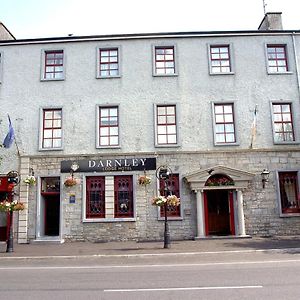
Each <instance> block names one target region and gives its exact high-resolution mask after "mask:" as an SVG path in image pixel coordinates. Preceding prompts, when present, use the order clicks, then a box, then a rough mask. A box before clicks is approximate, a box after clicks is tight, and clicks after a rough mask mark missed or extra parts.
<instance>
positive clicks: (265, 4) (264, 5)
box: [262, 0, 267, 15]
mask: <svg viewBox="0 0 300 300" xmlns="http://www.w3.org/2000/svg"><path fill="white" fill-rule="evenodd" d="M262 1H263V7H264V15H266V6H267V3H266V1H265V0H262Z"/></svg>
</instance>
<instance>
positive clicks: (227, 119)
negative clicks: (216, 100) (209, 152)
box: [214, 104, 236, 144]
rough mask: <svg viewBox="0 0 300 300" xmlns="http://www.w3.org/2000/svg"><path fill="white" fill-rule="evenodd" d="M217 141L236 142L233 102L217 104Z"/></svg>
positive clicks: (219, 142) (222, 142) (224, 142)
mask: <svg viewBox="0 0 300 300" xmlns="http://www.w3.org/2000/svg"><path fill="white" fill-rule="evenodd" d="M214 109H215V143H216V144H227V143H235V142H236V138H235V126H234V116H233V104H215V106H214Z"/></svg>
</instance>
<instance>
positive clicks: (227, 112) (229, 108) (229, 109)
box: [224, 105, 232, 114]
mask: <svg viewBox="0 0 300 300" xmlns="http://www.w3.org/2000/svg"><path fill="white" fill-rule="evenodd" d="M224 113H225V114H229V113H232V106H231V105H224Z"/></svg>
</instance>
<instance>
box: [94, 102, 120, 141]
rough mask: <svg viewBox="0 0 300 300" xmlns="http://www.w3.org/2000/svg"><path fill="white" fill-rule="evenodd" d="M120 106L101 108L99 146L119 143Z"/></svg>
mask: <svg viewBox="0 0 300 300" xmlns="http://www.w3.org/2000/svg"><path fill="white" fill-rule="evenodd" d="M118 114H119V113H118V107H117V106H112V107H100V108H99V146H117V145H119V116H118Z"/></svg>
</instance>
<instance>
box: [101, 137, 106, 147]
mask: <svg viewBox="0 0 300 300" xmlns="http://www.w3.org/2000/svg"><path fill="white" fill-rule="evenodd" d="M100 145H101V146H107V145H108V137H100Z"/></svg>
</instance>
